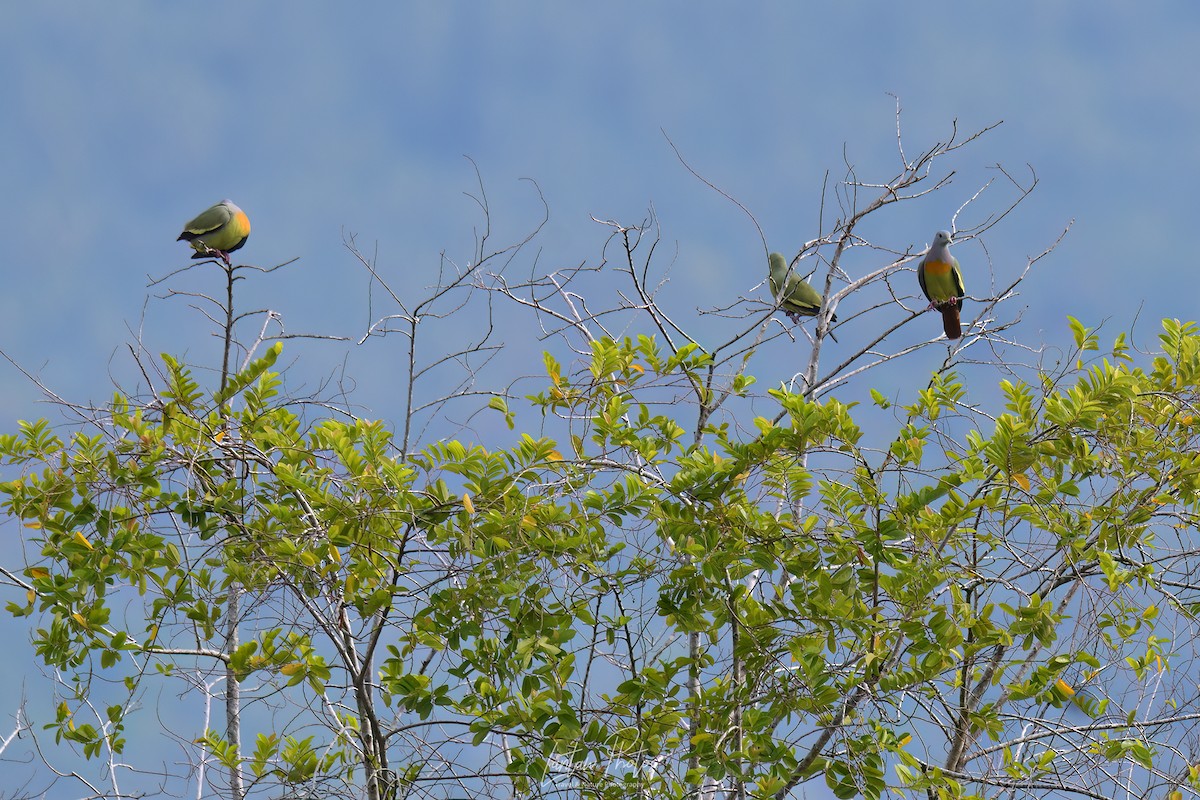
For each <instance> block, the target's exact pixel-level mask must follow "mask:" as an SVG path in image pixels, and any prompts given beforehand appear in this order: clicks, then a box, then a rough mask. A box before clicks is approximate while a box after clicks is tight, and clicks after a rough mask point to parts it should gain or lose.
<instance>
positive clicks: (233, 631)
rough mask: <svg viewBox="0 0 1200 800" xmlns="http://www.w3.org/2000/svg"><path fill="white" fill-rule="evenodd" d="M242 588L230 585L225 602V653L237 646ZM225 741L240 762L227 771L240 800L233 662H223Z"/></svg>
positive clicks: (238, 699)
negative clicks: (226, 617) (226, 613)
mask: <svg viewBox="0 0 1200 800" xmlns="http://www.w3.org/2000/svg"><path fill="white" fill-rule="evenodd" d="M241 596H242V590H241V588H240V587H238V586H231V587H230V588H229V601H228V603H227V604H226V607H227V609H228V613H229V617H228V619H227V620H226V624H227V625H228V627H227V628H226V632H225V652H226V653H229V654H232V653H233V651H234V650H236V649H237V646H238V617H239V616H240V614H241V609H240V608H239V606H240V600H241ZM225 740H226V741H227V742H229V744H231V745H233V748H234V752H236V753H237V754H238V758H239V761H238V762H237V764H236V765H235V766H234V767H233V769H232V770H230V773H229V797H230V800H243V798H244V797H245V796H246V789H245V786H244V785H243V784H242V765H241V761H240V758H241V754H242V693H241V685H240V684H239V683H238V682H237V677H236V676H235V675H234V671H233V664H232V662H226V664H225Z"/></svg>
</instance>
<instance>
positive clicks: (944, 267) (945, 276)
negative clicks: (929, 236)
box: [917, 231, 966, 339]
mask: <svg viewBox="0 0 1200 800" xmlns="http://www.w3.org/2000/svg"><path fill="white" fill-rule="evenodd" d="M917 280H919V281H920V282H921V291H922V292H924V293H925V296H926V297H927V298H929V307H930V308H936V309H937V310H938V311H941V312H942V329H943V330H944V331H945V332H946V338H947V339H957V338H958V337H960V336H962V321H961V319H960V317H959V309H960V308H961V306H962V298H963V295H965V294H966V289H964V288H963V276H962V271H961V270H960V269H959V268H958V259H957V258H955V257H954V256H952V255H950V232H949V231H938V232H937V233H935V234H934V235H933V244H931V245H930V246H929V252H927V253H926V254H925V257H924V258H922V259H921V263H920V264H919V265H918V266H917Z"/></svg>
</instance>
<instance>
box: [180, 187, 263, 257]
mask: <svg viewBox="0 0 1200 800" xmlns="http://www.w3.org/2000/svg"><path fill="white" fill-rule="evenodd" d="M249 237H250V218H249V217H247V216H246V212H245V211H242V210H241V209H240V208H238V207H237V206H236V205H234V203H233V201H232V200H222V201H221V202H219V203H217V204H216V205H215V206H213V207H212V208H209V209H208V210H206V211H204V212H202V213H201V214H200V215H199V216H198V217H196V218H195V219H193V220H192V221H191V222H189V223H188V224H186V225H184V226H183V233H181V234H179V238H178V239H176V240H175V241H177V242H178V241H185V240H186V241H187V243H188V244H190V245H191V246H192V248H193V249H195V251H196V254H195V255H193V256H192V258H209V257H211V256H214V255H216V256H220V258H221V260H223V261H224V262H225V263H226V264H227V265H228V264H229V254H230V253H232V252H233V251H234V250H237V249H238V248H239V247H241V246H242V245H244V244H245V243H246V239H248V238H249Z"/></svg>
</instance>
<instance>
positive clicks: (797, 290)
mask: <svg viewBox="0 0 1200 800" xmlns="http://www.w3.org/2000/svg"><path fill="white" fill-rule="evenodd" d="M767 261H768V263H769V264H770V266H771V292H772V293H773V294H774V295H775V297H776V298H778V299H779V307H780V308H782V309H783V310H784V312H785V313H786V314H787V315H788V317H789V318H791V320H792V321H793V322H796V321H797V320H799V318H800V317H815V316H816V315H817V314H819V313H821V295H819V294H818V293H817V290H816V289H814V288H813V287H812V286H809V284H808V281H806V280H804V279H803V278H801V277H800V276H799V275H797V274H796V273H795V272H794V271H792V270H789V269H788V263H787V259H786V258H784V257H783V256H782V255H781V254H780V253H771V255H769V256H768V257H767ZM781 287H782V288H781ZM829 321H830V322H837V314H834V315H833V316H832V317H830V318H829Z"/></svg>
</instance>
